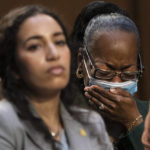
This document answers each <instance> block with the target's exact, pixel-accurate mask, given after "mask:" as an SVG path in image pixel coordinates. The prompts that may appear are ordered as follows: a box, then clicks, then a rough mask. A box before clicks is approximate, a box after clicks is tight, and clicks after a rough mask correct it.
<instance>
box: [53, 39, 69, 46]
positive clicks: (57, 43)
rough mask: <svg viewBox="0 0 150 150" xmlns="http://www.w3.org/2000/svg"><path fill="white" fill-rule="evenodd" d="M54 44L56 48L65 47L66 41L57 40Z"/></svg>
mask: <svg viewBox="0 0 150 150" xmlns="http://www.w3.org/2000/svg"><path fill="white" fill-rule="evenodd" d="M55 44H56V45H58V46H63V45H66V41H65V40H58V41H56V42H55Z"/></svg>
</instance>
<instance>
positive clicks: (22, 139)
mask: <svg viewBox="0 0 150 150" xmlns="http://www.w3.org/2000/svg"><path fill="white" fill-rule="evenodd" d="M75 110H76V114H77V113H78V114H83V118H84V119H82V122H80V121H77V120H76V119H75V118H74V117H72V116H71V115H70V113H69V112H68V111H67V110H66V109H65V107H64V106H63V104H61V106H60V112H61V113H60V114H61V117H62V121H63V125H64V130H65V132H66V135H67V138H68V142H69V144H70V147H71V150H112V149H113V147H112V144H111V143H110V140H109V138H108V135H107V133H106V129H105V126H104V123H103V120H102V118H101V117H100V116H99V114H97V113H95V112H93V111H88V110H86V109H79V108H75ZM81 116H82V115H81ZM81 118H82V117H81ZM83 131H84V132H83ZM0 150H52V148H51V143H50V142H46V141H45V140H44V137H43V135H42V134H41V133H39V132H38V131H37V130H35V129H34V128H33V126H32V125H31V124H30V123H29V122H27V121H22V120H20V118H19V117H18V115H17V113H16V109H15V108H14V106H13V105H12V104H11V103H10V102H8V101H7V100H2V101H0Z"/></svg>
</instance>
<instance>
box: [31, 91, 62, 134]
mask: <svg viewBox="0 0 150 150" xmlns="http://www.w3.org/2000/svg"><path fill="white" fill-rule="evenodd" d="M31 102H32V103H33V106H34V107H35V110H36V111H37V112H38V114H39V115H40V117H41V119H42V120H43V121H44V122H45V124H46V126H47V127H48V128H49V130H50V132H54V133H56V132H58V131H60V130H61V129H62V124H61V121H60V115H59V104H60V93H58V94H57V95H55V96H54V95H53V96H51V97H49V98H48V97H46V98H45V97H44V98H42V97H32V98H31Z"/></svg>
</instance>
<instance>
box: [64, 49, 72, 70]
mask: <svg viewBox="0 0 150 150" xmlns="http://www.w3.org/2000/svg"><path fill="white" fill-rule="evenodd" d="M62 62H64V63H65V66H66V67H67V68H68V69H70V64H71V54H70V50H69V49H68V50H67V51H66V53H63V57H62Z"/></svg>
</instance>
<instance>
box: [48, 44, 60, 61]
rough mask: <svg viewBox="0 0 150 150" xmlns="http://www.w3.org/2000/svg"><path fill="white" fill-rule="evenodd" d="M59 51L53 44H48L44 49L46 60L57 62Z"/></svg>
mask: <svg viewBox="0 0 150 150" xmlns="http://www.w3.org/2000/svg"><path fill="white" fill-rule="evenodd" d="M58 58H59V51H58V49H57V48H56V46H55V45H54V44H53V43H49V44H48V46H47V48H46V60H57V59H58Z"/></svg>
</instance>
